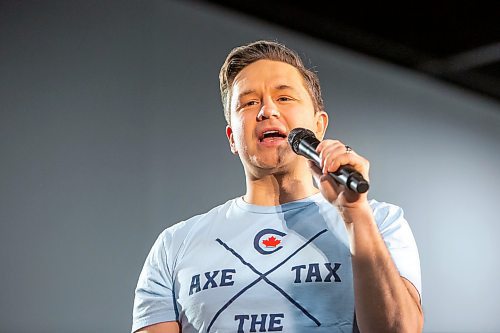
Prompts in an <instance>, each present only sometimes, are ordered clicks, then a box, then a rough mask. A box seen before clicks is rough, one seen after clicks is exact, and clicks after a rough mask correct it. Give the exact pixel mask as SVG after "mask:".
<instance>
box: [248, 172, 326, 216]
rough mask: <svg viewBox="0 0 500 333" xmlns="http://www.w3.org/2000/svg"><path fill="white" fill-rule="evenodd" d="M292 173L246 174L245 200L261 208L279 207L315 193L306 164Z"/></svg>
mask: <svg viewBox="0 0 500 333" xmlns="http://www.w3.org/2000/svg"><path fill="white" fill-rule="evenodd" d="M290 169H291V170H292V171H290V170H288V171H279V172H262V173H261V174H259V175H255V174H249V172H245V173H246V185H247V192H246V194H245V196H244V200H245V201H246V202H248V203H250V204H254V205H261V206H277V205H281V204H284V203H287V202H291V201H296V200H300V199H304V198H306V197H308V196H311V195H313V194H315V193H318V192H319V191H318V189H317V188H316V187H315V186H314V183H313V180H312V174H311V172H310V171H309V167H308V166H307V164H306V163H300V164H299V165H297V166H296V167H294V168H290Z"/></svg>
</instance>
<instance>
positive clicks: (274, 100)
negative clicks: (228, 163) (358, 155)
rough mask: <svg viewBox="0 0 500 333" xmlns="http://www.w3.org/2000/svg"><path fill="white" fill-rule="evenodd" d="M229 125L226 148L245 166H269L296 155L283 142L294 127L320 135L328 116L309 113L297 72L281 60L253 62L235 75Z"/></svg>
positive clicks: (309, 105) (309, 102) (311, 106)
mask: <svg viewBox="0 0 500 333" xmlns="http://www.w3.org/2000/svg"><path fill="white" fill-rule="evenodd" d="M230 110H231V125H229V126H227V128H226V134H227V137H228V139H229V143H230V145H231V151H232V152H233V153H235V154H238V155H239V156H240V159H241V161H242V163H243V165H244V166H245V169H247V168H248V167H251V168H258V169H275V168H279V167H281V166H283V165H286V164H287V163H288V162H291V161H292V160H293V159H296V158H297V155H295V154H294V153H293V152H292V150H291V148H290V147H289V144H288V141H287V135H288V133H289V132H290V131H291V130H292V129H294V128H296V127H303V128H308V129H310V130H312V131H313V132H315V133H316V135H317V136H318V137H319V138H322V137H323V134H324V131H325V130H326V125H327V122H328V117H327V115H326V113H324V112H317V113H315V112H314V104H313V101H312V99H311V97H310V95H309V93H308V91H307V89H306V87H305V85H304V81H303V78H302V76H301V75H300V73H299V71H298V70H297V69H296V68H295V67H293V66H291V65H289V64H286V63H284V62H279V61H271V60H259V61H256V62H254V63H252V64H250V65H248V66H247V67H245V68H244V69H243V70H242V71H241V72H240V73H238V75H237V76H236V78H235V80H234V82H233V86H232V90H231V101H230Z"/></svg>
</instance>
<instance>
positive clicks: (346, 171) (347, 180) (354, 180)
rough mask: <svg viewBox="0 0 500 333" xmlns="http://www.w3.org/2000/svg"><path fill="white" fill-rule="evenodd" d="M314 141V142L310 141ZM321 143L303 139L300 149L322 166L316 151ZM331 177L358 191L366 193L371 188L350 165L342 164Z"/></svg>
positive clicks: (304, 154) (331, 173) (305, 155)
mask: <svg viewBox="0 0 500 333" xmlns="http://www.w3.org/2000/svg"><path fill="white" fill-rule="evenodd" d="M310 141H312V142H310ZM318 145H319V140H317V139H316V140H301V141H300V143H299V147H300V149H299V151H301V152H303V154H302V155H303V156H304V157H306V158H309V159H312V160H313V161H314V163H315V164H316V165H317V166H318V167H319V168H320V167H321V159H320V158H319V155H318V153H317V152H316V147H318ZM328 174H329V175H330V177H332V178H333V179H335V181H336V182H337V183H339V184H342V185H344V186H346V187H347V188H349V189H350V190H352V191H354V192H357V193H365V192H366V191H368V189H369V188H370V184H369V183H368V182H367V181H366V180H365V179H364V178H363V175H361V174H360V173H359V172H358V171H356V170H354V169H353V168H352V167H351V166H349V165H343V166H341V167H340V168H339V169H338V170H337V171H335V172H329V173H328Z"/></svg>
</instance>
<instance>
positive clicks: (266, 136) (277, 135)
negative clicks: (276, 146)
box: [259, 130, 286, 142]
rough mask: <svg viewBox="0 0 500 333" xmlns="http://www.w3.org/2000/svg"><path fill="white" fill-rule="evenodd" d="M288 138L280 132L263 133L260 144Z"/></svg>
mask: <svg viewBox="0 0 500 333" xmlns="http://www.w3.org/2000/svg"><path fill="white" fill-rule="evenodd" d="M284 138H286V134H285V133H282V132H280V131H278V130H269V131H264V132H262V134H261V136H260V137H259V141H260V142H267V141H274V140H278V139H284Z"/></svg>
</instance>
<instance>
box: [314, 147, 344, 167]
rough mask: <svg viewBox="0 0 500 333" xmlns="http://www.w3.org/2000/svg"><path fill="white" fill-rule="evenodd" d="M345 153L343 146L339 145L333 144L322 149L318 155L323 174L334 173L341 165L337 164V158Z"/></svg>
mask: <svg viewBox="0 0 500 333" xmlns="http://www.w3.org/2000/svg"><path fill="white" fill-rule="evenodd" d="M345 153H346V151H345V148H344V146H343V145H339V144H333V145H330V146H328V147H325V148H323V150H322V151H321V154H320V158H321V160H322V163H321V165H322V170H323V173H326V172H328V171H327V170H329V171H330V172H331V171H336V170H337V169H338V168H339V167H340V165H341V163H339V157H340V156H341V155H342V154H345Z"/></svg>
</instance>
